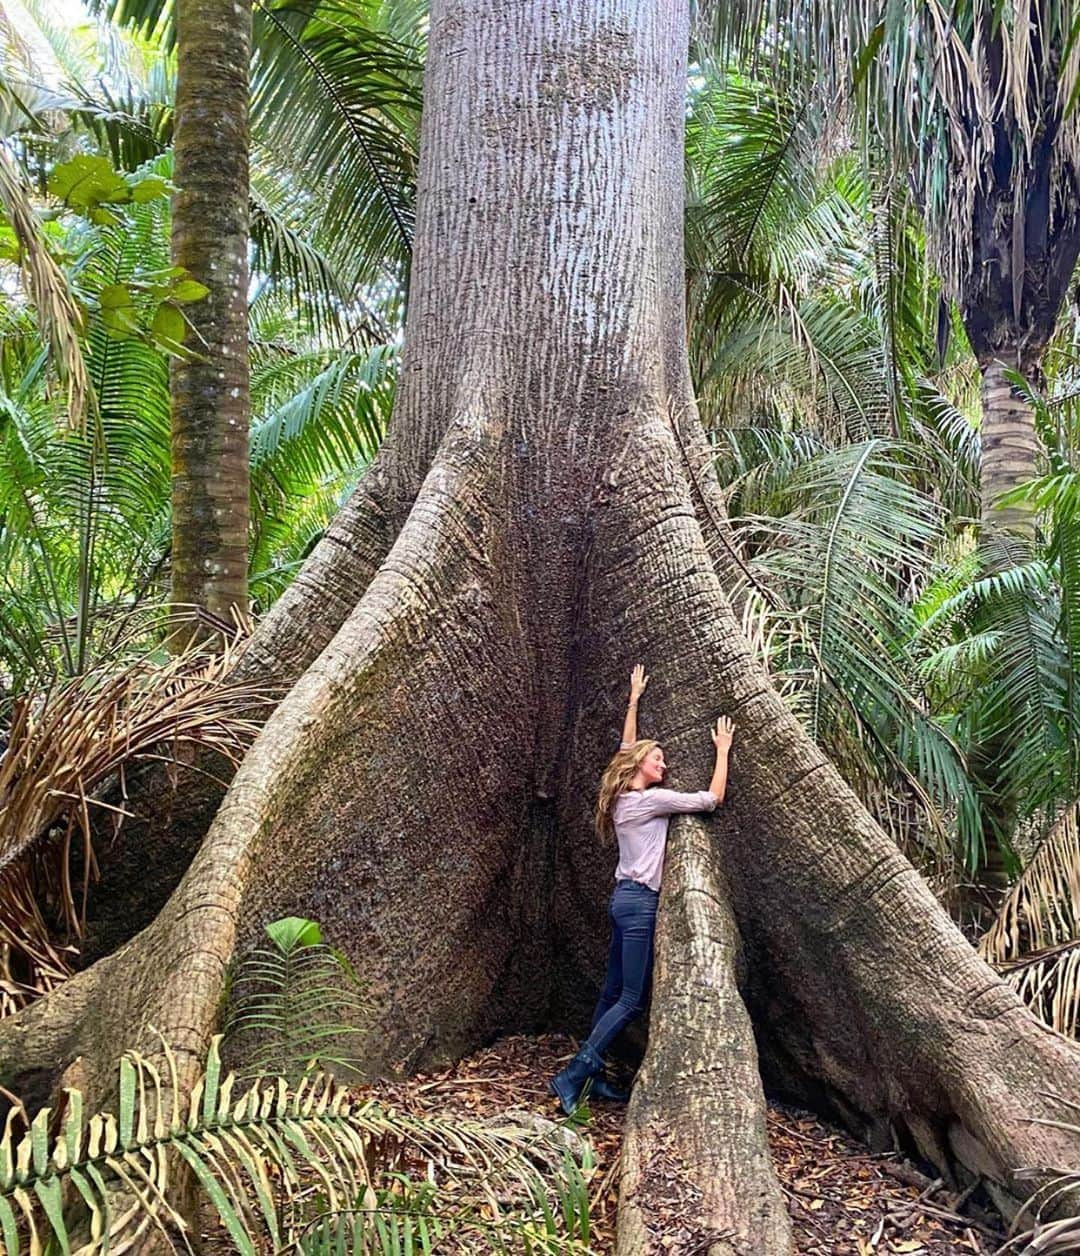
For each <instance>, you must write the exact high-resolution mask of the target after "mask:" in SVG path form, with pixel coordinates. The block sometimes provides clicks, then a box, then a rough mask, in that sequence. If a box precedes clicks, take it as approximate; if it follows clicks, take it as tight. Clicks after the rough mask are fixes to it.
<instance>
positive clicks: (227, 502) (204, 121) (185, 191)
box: [171, 0, 251, 638]
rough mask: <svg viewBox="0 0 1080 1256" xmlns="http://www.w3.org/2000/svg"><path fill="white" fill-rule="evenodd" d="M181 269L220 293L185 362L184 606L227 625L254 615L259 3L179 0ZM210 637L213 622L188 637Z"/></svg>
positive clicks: (176, 518) (178, 502) (175, 375)
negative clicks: (251, 79)
mask: <svg viewBox="0 0 1080 1256" xmlns="http://www.w3.org/2000/svg"><path fill="white" fill-rule="evenodd" d="M176 24H177V76H176V135H175V141H174V142H175V176H174V177H175V180H176V183H177V185H178V187H179V191H178V193H177V194H176V196H175V198H174V200H173V216H172V252H173V262H174V264H175V265H177V266H183V267H184V268H185V269H186V270H188V271H189V272H190V273H191V275H192V276H193V277H194V278H195V279H196V280H198V282H200V283H202V284H204V285H205V286H206V287H207V288H208V289H209V292H208V294H207V296H206V297H205V298H204V299H203V300H201V301H196V302H193V303H191V304H190V305H187V306H185V310H186V311H187V314H188V317H189V320H190V323H191V329H190V330H189V332H188V335H187V341H186V348H187V350H188V351H189V353H190V356H189V357H186V358H181V359H174V360H173V363H172V367H171V374H172V381H171V397H172V460H173V498H172V520H173V522H172V555H171V563H172V598H173V602H174V603H176V604H177V605H183V606H188V607H198V608H201V609H203V610H205V611H208V612H209V613H210V614H211V615H213V616H214V617H216V618H217V619H219V620H224V621H225V623H226V624H229V623H232V619H233V612H234V611H239V612H240V613H241V614H246V613H247V609H248V588H247V570H248V509H249V503H248V492H249V490H248V427H249V423H250V417H251V405H250V396H249V379H248V343H247V289H248V263H247V250H248V146H249V130H248V63H249V60H250V56H251V8H250V5H249V4H248V3H247V0H240V2H237V0H179V2H178V4H177V11H176ZM193 631H194V632H196V633H198V634H199V635H208V634H207V629H206V627H205V625H203V626H202V627H201V628H199V627H196V628H194V629H187V630H185V631H184V632H183V634H182V635H183V636H184V637H185V638H187V637H189V636H190V635H192V632H193Z"/></svg>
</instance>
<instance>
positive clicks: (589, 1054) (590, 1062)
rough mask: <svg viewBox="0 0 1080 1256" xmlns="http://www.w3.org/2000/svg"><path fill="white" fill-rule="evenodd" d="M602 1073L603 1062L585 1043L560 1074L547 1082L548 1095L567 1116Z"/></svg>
mask: <svg viewBox="0 0 1080 1256" xmlns="http://www.w3.org/2000/svg"><path fill="white" fill-rule="evenodd" d="M603 1071H604V1061H603V1059H602V1058H601V1057H600V1056H599V1055H597V1054H596V1052H595V1051H594V1050H593V1049H592V1047H590V1046H589V1044H588V1043H586V1044H585V1045H584V1046H583V1047H582V1048H581V1050H580V1051H579V1052H578V1053H577V1055H575V1056H574V1058H573V1059H572V1060H571V1061H570V1063H569V1064H568V1065H567V1066H566V1068H564V1069H563V1071H562V1072H561V1073H557V1074H556V1075H555V1076H554V1077H553V1078H552V1079H551V1081H550V1082H548V1093H549V1094H552V1095H555V1097H556V1098H557V1099H558V1100H559V1103H560V1104H562V1110H563V1111H564V1112H565V1113H566V1115H567V1116H570V1115H572V1113H573V1111H574V1109H575V1108H576V1107H577V1106H578V1104H579V1103H580V1102H581V1096H582V1093H583V1091H584V1090H585V1087H586V1085H587V1084H588V1083H589V1082H590V1081H591V1080H592V1079H593V1078H594V1077H599V1076H600V1075H601V1074H602V1073H603Z"/></svg>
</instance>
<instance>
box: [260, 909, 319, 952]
mask: <svg viewBox="0 0 1080 1256" xmlns="http://www.w3.org/2000/svg"><path fill="white" fill-rule="evenodd" d="M266 932H267V933H268V934H269V935H270V940H271V941H272V942H273V943H274V944H275V946H277V948H278V949H279V950H280V951H281V953H282V954H283V955H288V954H289V953H290V952H291V951H295V950H298V949H299V948H300V947H304V946H318V945H319V943H320V942H322V929H320V928H319V925H318V923H317V922H316V921H314V920H305V919H304V918H303V917H301V916H285V917H283V918H282V919H281V920H273V921H271V922H270V924H268V925H267V926H266Z"/></svg>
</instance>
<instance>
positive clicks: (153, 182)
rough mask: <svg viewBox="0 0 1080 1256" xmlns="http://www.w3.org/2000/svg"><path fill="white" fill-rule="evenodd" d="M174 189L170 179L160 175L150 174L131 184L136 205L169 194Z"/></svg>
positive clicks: (132, 197) (132, 196)
mask: <svg viewBox="0 0 1080 1256" xmlns="http://www.w3.org/2000/svg"><path fill="white" fill-rule="evenodd" d="M172 190H173V189H172V184H171V183H170V182H169V181H168V179H163V178H162V177H161V176H160V175H148V176H147V177H146V178H145V179H140V180H139V181H138V183H134V184H132V185H131V199H132V200H133V201H134V202H135V204H136V205H145V204H146V203H147V202H148V201H155V200H157V199H158V198H159V197H162V196H168V195H169V193H170V192H171V191H172Z"/></svg>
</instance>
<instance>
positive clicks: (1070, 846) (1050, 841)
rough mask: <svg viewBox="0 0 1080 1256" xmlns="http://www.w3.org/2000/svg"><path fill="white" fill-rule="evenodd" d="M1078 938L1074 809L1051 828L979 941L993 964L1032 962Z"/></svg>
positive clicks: (1079, 866) (1079, 832)
mask: <svg viewBox="0 0 1080 1256" xmlns="http://www.w3.org/2000/svg"><path fill="white" fill-rule="evenodd" d="M1077 939H1080V818H1078V807H1077V806H1073V807H1070V808H1069V809H1068V811H1066V812H1065V814H1064V815H1062V816H1061V818H1060V819H1059V820H1058V821H1057V823H1056V824H1055V825H1054V826H1053V828H1051V830H1050V832H1049V833H1048V834H1047V835H1046V837H1045V838H1044V839H1043V841H1042V843H1041V845H1040V846H1039V848H1038V850H1037V851H1036V852H1035V855H1034V857H1033V858H1032V859H1031V861H1030V862H1029V863H1028V865H1027V867H1026V868H1025V869H1024V871H1023V873H1022V874H1021V876H1020V879H1019V880H1018V881H1017V882H1016V884H1015V885H1014V886H1013V887H1012V889H1011V890H1010V891H1009V893H1008V895H1007V896H1006V898H1005V901H1004V902H1003V903H1002V904H1001V907H1000V909H999V910H998V914H997V918H996V919H995V920H994V923H993V924H992V925H991V926H990V928H989V929H988V930H987V931H986V933H985V934H984V936H983V937H982V939H981V940H980V942H979V953H980V954H981V955H982V956H983V958H984V959H987V960H989V961H990V962H991V963H992V964H999V965H1001V964H1008V963H1011V962H1013V961H1018V960H1025V961H1026V960H1028V959H1031V958H1034V956H1035V954H1036V953H1040V952H1045V951H1046V950H1047V949H1048V948H1053V947H1059V946H1061V945H1062V944H1064V943H1068V942H1074V941H1076V940H1077Z"/></svg>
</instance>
